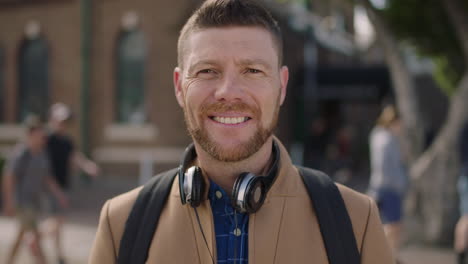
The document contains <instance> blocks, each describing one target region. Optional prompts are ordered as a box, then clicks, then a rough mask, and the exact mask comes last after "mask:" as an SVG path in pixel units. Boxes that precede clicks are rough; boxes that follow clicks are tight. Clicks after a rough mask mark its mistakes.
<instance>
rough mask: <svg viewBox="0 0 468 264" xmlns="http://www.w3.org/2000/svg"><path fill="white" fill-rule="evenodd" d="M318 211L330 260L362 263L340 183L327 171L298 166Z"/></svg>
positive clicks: (353, 263) (335, 262)
mask: <svg viewBox="0 0 468 264" xmlns="http://www.w3.org/2000/svg"><path fill="white" fill-rule="evenodd" d="M297 168H298V170H299V172H300V175H301V177H302V180H303V181H304V183H305V186H306V188H307V191H308V193H309V196H310V199H311V201H312V204H313V206H314V209H315V213H316V214H317V219H318V222H319V226H320V232H321V233H322V238H323V241H324V244H325V249H326V250H327V256H328V262H329V263H330V264H344V263H346V264H359V263H360V262H361V256H360V254H359V250H358V247H357V244H356V238H355V237H354V232H353V226H352V223H351V219H350V218H349V215H348V211H347V210H346V206H345V204H344V201H343V197H342V196H341V193H340V191H339V190H338V187H337V186H336V185H335V183H334V182H333V181H332V180H331V179H330V177H328V176H327V175H326V174H324V173H322V172H319V171H316V170H312V169H309V168H304V167H299V166H298V167H297Z"/></svg>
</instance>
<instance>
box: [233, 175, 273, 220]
mask: <svg viewBox="0 0 468 264" xmlns="http://www.w3.org/2000/svg"><path fill="white" fill-rule="evenodd" d="M265 197H266V184H265V180H264V177H262V176H259V177H257V176H255V175H254V174H252V173H247V172H244V173H241V174H240V175H239V177H238V178H237V179H236V182H235V183H234V188H233V190H232V195H231V203H232V206H233V207H234V208H235V209H236V210H237V211H239V212H241V213H249V214H252V213H255V212H257V211H258V209H260V207H261V206H262V205H263V202H264V201H265Z"/></svg>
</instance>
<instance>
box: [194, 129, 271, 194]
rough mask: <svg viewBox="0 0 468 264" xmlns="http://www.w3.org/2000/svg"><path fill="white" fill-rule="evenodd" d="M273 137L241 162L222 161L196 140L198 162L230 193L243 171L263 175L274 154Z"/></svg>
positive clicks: (211, 177)
mask: <svg viewBox="0 0 468 264" xmlns="http://www.w3.org/2000/svg"><path fill="white" fill-rule="evenodd" d="M272 144H273V137H270V138H269V139H268V140H267V141H266V142H265V144H264V145H263V146H262V147H261V148H260V149H259V150H258V151H257V152H256V153H254V154H253V155H252V156H250V157H249V158H247V159H245V160H242V161H239V162H222V161H218V160H216V159H213V157H211V156H210V155H209V154H208V153H206V152H205V151H204V150H203V149H202V148H201V147H200V145H198V144H197V143H196V142H195V148H196V151H197V163H198V166H199V167H200V168H202V170H203V174H204V175H206V176H207V177H208V178H209V179H211V180H212V181H213V182H215V183H216V184H217V185H219V186H220V187H221V188H223V190H225V191H226V192H227V193H228V194H229V195H231V191H232V188H233V185H234V182H235V181H236V179H237V177H238V176H239V174H241V173H242V172H252V173H254V174H255V175H261V174H262V173H263V172H264V171H266V167H267V166H268V165H269V161H270V160H271V155H272Z"/></svg>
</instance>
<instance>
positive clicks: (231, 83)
mask: <svg viewBox="0 0 468 264" xmlns="http://www.w3.org/2000/svg"><path fill="white" fill-rule="evenodd" d="M244 93H245V91H244V84H243V83H242V81H241V78H240V76H238V74H235V73H227V74H224V76H223V78H222V79H221V81H220V84H219V86H218V87H217V88H216V91H215V95H214V97H215V99H216V100H217V101H227V102H229V101H236V100H242V98H243V96H244Z"/></svg>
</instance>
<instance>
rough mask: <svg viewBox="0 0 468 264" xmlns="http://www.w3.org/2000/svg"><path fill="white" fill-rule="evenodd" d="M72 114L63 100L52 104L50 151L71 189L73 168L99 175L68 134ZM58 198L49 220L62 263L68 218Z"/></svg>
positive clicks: (56, 169) (57, 174)
mask: <svg viewBox="0 0 468 264" xmlns="http://www.w3.org/2000/svg"><path fill="white" fill-rule="evenodd" d="M71 118H72V112H71V110H70V108H69V107H68V106H67V105H65V104H63V103H55V104H53V105H52V106H51V108H50V116H49V129H50V133H49V135H48V137H47V151H48V154H49V158H50V161H51V166H52V174H53V175H54V177H55V180H56V181H57V183H58V184H59V185H60V187H61V188H63V189H64V190H65V191H68V190H69V189H70V171H71V170H72V168H73V167H75V166H76V167H78V168H79V169H81V170H83V171H84V172H85V173H87V174H88V175H91V176H93V177H95V176H97V175H98V172H99V167H98V166H97V165H96V163H94V162H92V161H91V160H89V159H87V158H86V157H85V155H84V154H83V153H81V152H79V151H77V150H76V148H75V145H74V144H73V140H72V139H71V137H70V136H69V134H68V126H69V122H70V120H71ZM61 209H62V208H61V207H60V206H58V204H57V201H56V200H55V199H51V214H52V217H51V218H50V219H49V220H48V221H47V226H48V229H49V232H50V233H51V234H53V237H54V245H55V249H56V255H57V258H58V263H60V264H63V263H65V257H64V252H63V248H62V243H61V238H62V235H63V234H62V233H63V232H62V229H63V225H64V221H65V214H64V211H63V210H61Z"/></svg>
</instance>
